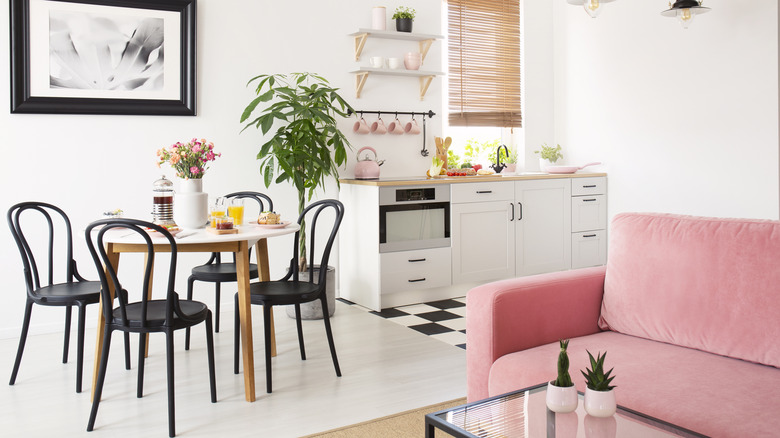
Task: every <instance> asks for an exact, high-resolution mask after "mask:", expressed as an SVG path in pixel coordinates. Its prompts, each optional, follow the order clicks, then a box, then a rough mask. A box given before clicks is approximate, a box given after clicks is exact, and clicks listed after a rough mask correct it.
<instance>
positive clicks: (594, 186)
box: [582, 184, 596, 189]
mask: <svg viewBox="0 0 780 438" xmlns="http://www.w3.org/2000/svg"><path fill="white" fill-rule="evenodd" d="M582 188H583V189H595V188H596V184H591V185H589V186H582Z"/></svg>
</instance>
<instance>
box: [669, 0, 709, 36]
mask: <svg viewBox="0 0 780 438" xmlns="http://www.w3.org/2000/svg"><path fill="white" fill-rule="evenodd" d="M701 4H702V1H701V0H698V1H697V0H676V1H675V2H674V5H672V3H671V2H669V9H667V10H665V11H663V12H661V15H663V16H664V17H677V18H678V19H679V20H680V24H682V27H683V28H684V29H687V28H688V26H690V24H691V22H692V21H693V19H694V18H695V17H696V16H697V15H699V14H703V13H705V12H709V11H710V8H705V7H704V6H702V5H701Z"/></svg>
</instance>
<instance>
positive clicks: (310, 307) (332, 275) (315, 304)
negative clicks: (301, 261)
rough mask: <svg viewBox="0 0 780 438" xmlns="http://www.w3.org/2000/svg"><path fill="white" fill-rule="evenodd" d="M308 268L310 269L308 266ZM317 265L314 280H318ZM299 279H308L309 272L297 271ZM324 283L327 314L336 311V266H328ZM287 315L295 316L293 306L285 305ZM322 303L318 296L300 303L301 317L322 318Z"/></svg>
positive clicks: (329, 314) (330, 314)
mask: <svg viewBox="0 0 780 438" xmlns="http://www.w3.org/2000/svg"><path fill="white" fill-rule="evenodd" d="M309 269H312V268H311V267H309ZM319 275H320V274H319V267H315V268H314V282H315V283H318V281H317V280H319ZM298 278H299V279H300V281H309V272H308V271H307V272H299V273H298ZM325 281H326V284H325V295H326V296H327V297H328V316H333V314H334V313H336V268H334V267H333V266H328V275H327V278H326V280H325ZM287 316H289V317H290V318H295V306H287ZM322 318H323V314H322V303H320V300H319V298H318V299H316V300H314V301H310V302H308V303H303V304H301V319H322Z"/></svg>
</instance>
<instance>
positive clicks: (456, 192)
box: [450, 181, 515, 204]
mask: <svg viewBox="0 0 780 438" xmlns="http://www.w3.org/2000/svg"><path fill="white" fill-rule="evenodd" d="M451 186H452V192H451V196H450V199H451V202H452V203H453V204H462V203H467V202H486V201H510V202H512V200H514V198H515V186H514V184H513V183H512V182H509V181H507V182H495V181H494V182H480V183H460V184H451Z"/></svg>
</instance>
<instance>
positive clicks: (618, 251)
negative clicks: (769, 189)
mask: <svg viewBox="0 0 780 438" xmlns="http://www.w3.org/2000/svg"><path fill="white" fill-rule="evenodd" d="M779 315H780V222H777V221H768V220H739V219H717V218H700V217H692V216H679V215H669V214H639V213H630V214H619V215H617V216H615V218H614V219H613V221H612V226H611V228H610V243H609V260H608V262H607V274H606V278H605V282H604V300H603V303H602V307H601V317H600V320H599V326H600V327H601V328H602V329H604V330H613V331H617V332H620V333H625V334H629V335H633V336H639V337H642V338H647V339H652V340H656V341H662V342H668V343H671V344H675V345H681V346H685V347H691V348H697V349H700V350H704V351H708V352H711V353H716V354H720V355H724V356H729V357H735V358H739V359H744V360H749V361H753V362H758V363H762V364H765V365H772V366H775V367H780V316H779Z"/></svg>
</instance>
